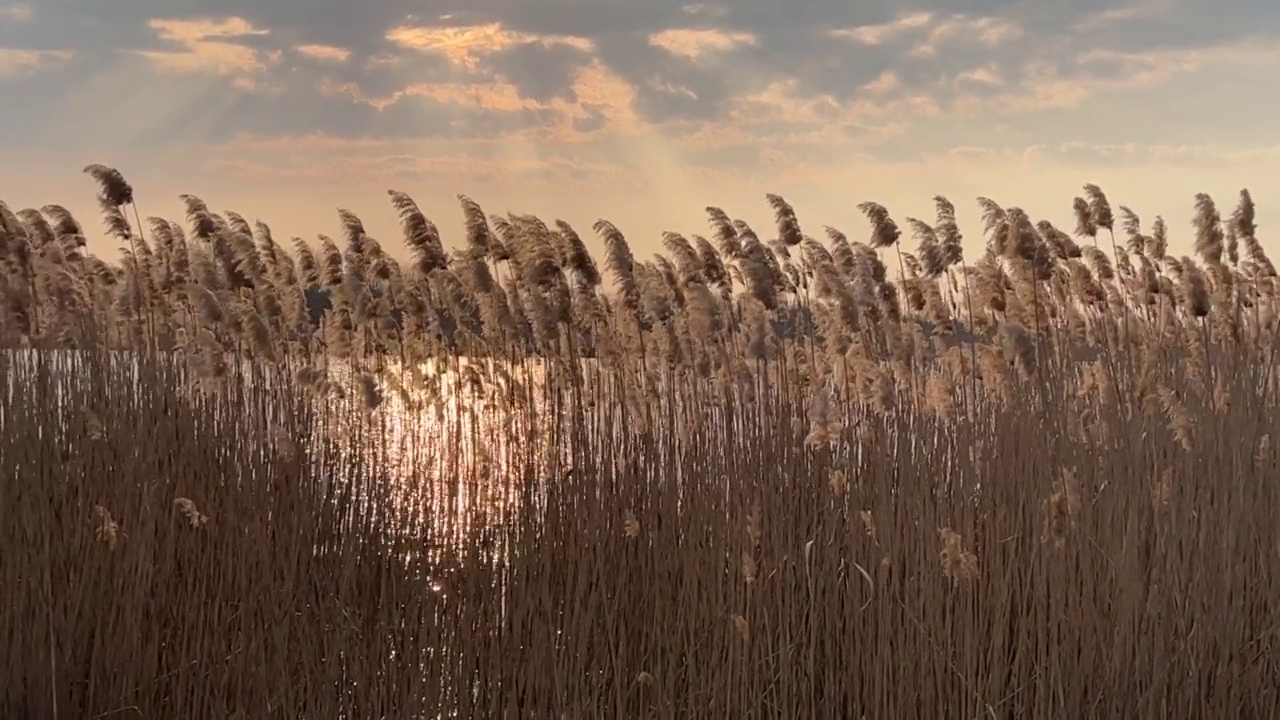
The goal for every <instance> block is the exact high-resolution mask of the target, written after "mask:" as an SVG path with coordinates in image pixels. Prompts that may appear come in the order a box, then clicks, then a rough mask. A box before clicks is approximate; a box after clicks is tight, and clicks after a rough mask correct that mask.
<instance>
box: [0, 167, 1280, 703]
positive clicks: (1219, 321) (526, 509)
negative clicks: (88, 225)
mask: <svg viewBox="0 0 1280 720" xmlns="http://www.w3.org/2000/svg"><path fill="white" fill-rule="evenodd" d="M87 171H88V173H89V174H90V175H92V177H93V178H94V179H95V180H96V181H97V184H98V187H99V189H100V195H99V200H100V204H101V207H102V212H103V219H104V222H105V226H106V229H107V231H108V233H109V234H110V235H111V236H113V237H115V238H117V239H118V240H119V241H120V244H121V247H122V248H123V249H122V252H121V259H120V260H119V261H118V262H115V261H111V260H107V259H104V258H100V257H96V256H94V255H92V254H89V253H87V251H86V248H85V233H84V231H83V229H82V226H81V225H80V224H79V223H78V222H77V221H76V219H74V218H73V217H72V216H71V214H70V213H69V212H67V211H66V210H65V209H64V208H62V207H60V206H57V205H48V206H45V207H43V208H39V209H24V210H19V211H16V212H14V211H12V210H11V209H10V208H9V207H7V206H5V205H4V204H3V203H0V297H2V298H3V301H4V305H3V307H4V312H3V313H2V314H0V323H2V324H0V344H2V345H3V346H4V347H5V348H7V351H5V352H2V353H0V370H2V371H3V376H4V377H5V378H6V383H7V389H6V392H5V393H3V394H0V520H2V522H0V587H3V588H4V592H5V597H6V598H7V601H6V602H5V603H4V604H3V606H2V607H0V647H2V648H3V657H4V658H6V660H7V662H6V663H4V664H3V665H0V712H2V713H3V714H4V715H5V716H12V717H99V718H105V717H110V718H128V717H289V718H339V717H346V718H405V717H424V718H427V717H430V718H435V717H562V716H563V717H602V716H605V717H681V718H685V717H707V718H722V717H742V716H748V717H785V718H794V717H839V718H857V717H864V716H865V717H965V718H969V717H991V718H1005V717H1009V718H1012V717H1125V718H1133V717H1161V718H1190V717H1276V716H1280V697H1278V693H1280V654H1278V652H1280V638H1277V636H1276V632H1277V630H1276V618H1277V617H1280V562H1278V561H1280V524H1278V523H1276V521H1275V520H1276V508H1277V507H1280V485H1278V484H1277V479H1278V478H1277V464H1276V459H1275V451H1274V449H1273V447H1272V445H1273V440H1272V437H1273V436H1274V435H1275V434H1276V432H1277V431H1278V430H1280V424H1278V423H1280V419H1278V418H1280V412H1278V411H1280V407H1278V406H1280V392H1278V390H1277V383H1276V380H1277V370H1276V367H1275V354H1276V348H1277V345H1278V342H1280V322H1278V321H1280V315H1278V314H1277V310H1278V309H1280V288H1278V287H1277V282H1276V272H1275V270H1274V268H1273V267H1272V264H1271V262H1270V261H1269V260H1268V258H1267V256H1266V254H1265V252H1264V251H1263V248H1262V246H1261V244H1260V242H1259V241H1258V239H1257V237H1256V234H1257V231H1256V227H1255V222H1254V211H1253V203H1252V200H1251V198H1250V197H1249V195H1248V193H1247V192H1242V193H1241V195H1240V198H1239V204H1238V207H1237V209H1236V210H1235V211H1234V212H1233V213H1231V214H1230V216H1229V217H1227V218H1225V219H1224V218H1223V217H1222V215H1221V213H1220V212H1219V210H1218V209H1217V208H1216V206H1215V204H1214V202H1213V200H1212V199H1211V198H1210V197H1208V196H1207V195H1199V196H1197V197H1196V198H1195V203H1194V208H1193V210H1194V215H1193V222H1192V227H1193V229H1194V231H1195V236H1194V242H1193V246H1194V256H1184V257H1175V256H1173V255H1170V254H1168V240H1167V237H1166V227H1165V223H1164V222H1163V220H1160V219H1156V221H1155V222H1154V223H1153V224H1151V225H1150V226H1147V227H1144V226H1143V224H1141V223H1140V222H1139V219H1138V217H1137V216H1136V215H1135V214H1134V213H1133V212H1131V211H1130V210H1128V209H1127V208H1123V207H1119V208H1117V211H1116V212H1115V213H1114V214H1113V212H1112V208H1111V205H1110V204H1109V202H1108V200H1107V198H1106V197H1105V196H1104V194H1103V192H1102V191H1101V190H1100V189H1099V188H1097V187H1096V186H1092V185H1086V186H1085V187H1084V193H1083V194H1082V196H1081V197H1079V198H1076V199H1075V201H1074V208H1075V215H1076V217H1077V226H1076V227H1075V228H1074V229H1073V230H1074V232H1072V233H1068V232H1066V231H1063V230H1060V229H1058V228H1056V227H1054V226H1053V225H1052V224H1050V223H1048V222H1045V221H1040V222H1035V221H1033V220H1032V219H1031V218H1030V217H1028V216H1027V214H1026V213H1025V212H1023V211H1021V210H1019V209H1017V208H1013V207H1008V208H1005V207H1001V206H1000V205H998V204H997V203H996V202H994V201H992V200H990V199H986V198H980V199H979V201H978V205H979V210H980V212H981V223H982V228H983V234H984V237H983V238H982V241H983V242H984V244H983V248H984V249H983V252H981V253H980V254H979V255H977V256H976V257H966V255H965V253H964V251H963V247H962V245H963V244H962V238H961V234H960V229H959V223H958V221H957V217H956V215H957V211H956V208H955V207H954V206H953V205H952V204H951V203H950V202H949V201H948V200H946V199H945V198H941V197H939V198H936V207H937V216H936V218H934V219H933V221H932V222H924V221H921V220H918V219H913V218H907V219H905V220H904V225H905V227H906V230H907V231H908V234H909V236H910V241H911V244H912V245H914V252H910V251H909V248H908V247H907V242H908V240H907V238H905V237H903V229H902V228H901V227H900V226H899V225H898V224H897V222H895V221H894V220H893V219H892V218H891V217H890V215H889V212H888V211H887V210H886V209H885V208H884V207H882V206H880V205H878V204H876V203H871V202H867V203H863V204H862V205H860V206H859V209H860V211H861V212H862V213H863V215H865V218H866V221H867V225H868V226H869V233H868V234H867V235H866V237H867V240H866V241H865V242H858V241H854V240H850V239H848V237H846V235H845V234H843V233H842V232H841V231H838V230H836V229H834V228H824V240H822V241H819V240H817V239H814V238H813V237H811V236H809V235H807V234H805V232H804V231H803V230H802V228H801V225H800V222H799V220H798V218H797V217H796V215H795V213H794V212H793V211H792V209H791V207H790V206H789V205H788V203H787V202H786V201H785V200H783V199H782V198H780V197H778V196H775V195H770V196H768V198H767V199H768V202H769V203H770V205H771V206H772V208H773V210H774V212H775V215H776V221H777V222H776V228H774V229H773V230H772V233H773V235H774V236H773V237H770V238H768V239H762V238H761V236H759V235H757V233H756V231H755V230H753V229H752V228H751V227H749V226H748V225H747V224H746V223H744V222H741V221H739V220H734V219H732V217H731V216H730V215H728V214H726V213H725V212H724V211H722V210H720V209H718V208H707V214H708V218H709V228H710V232H708V233H707V237H702V236H697V235H689V236H684V235H680V234H676V233H666V234H665V235H664V236H663V238H662V246H663V248H664V252H663V254H661V255H658V256H656V257H654V258H652V259H650V260H639V259H636V258H635V257H633V254H632V251H631V249H630V247H629V244H628V241H627V240H626V238H625V237H624V235H623V233H622V231H621V230H620V229H619V228H617V227H615V226H614V225H613V224H611V223H609V222H608V221H605V220H601V221H599V222H598V223H596V225H595V227H594V231H595V233H596V234H597V235H598V236H599V238H600V240H601V241H602V242H603V247H604V254H603V257H602V258H601V259H600V260H598V259H597V258H594V257H593V256H592V255H591V253H589V252H588V251H587V247H586V244H585V243H584V241H583V239H582V238H581V237H580V236H579V234H578V233H577V232H576V231H575V229H574V228H572V227H570V226H569V225H568V224H566V223H563V222H554V223H550V224H547V223H544V222H543V221H541V220H539V219H538V218H536V217H532V216H527V215H507V216H486V214H485V213H484V212H483V211H482V210H481V208H480V206H479V205H478V204H476V203H475V202H474V201H472V200H471V199H469V198H466V197H461V198H460V201H461V206H462V211H463V213H464V215H465V217H466V227H467V232H466V237H465V239H464V240H465V242H463V243H461V244H459V245H458V246H456V247H452V248H446V246H445V244H444V242H443V240H442V239H441V237H440V234H439V232H438V231H437V229H436V227H435V225H434V224H433V223H432V222H431V221H430V220H429V219H427V218H426V217H425V216H424V215H423V214H422V213H421V212H420V211H419V210H418V208H417V206H416V205H415V204H414V202H413V200H412V199H410V198H409V196H407V195H405V194H403V193H399V192H392V193H391V194H390V195H391V202H392V206H393V208H394V210H395V212H397V213H398V215H399V218H400V220H401V224H402V227H403V234H404V237H403V241H404V243H405V244H406V246H407V248H408V250H409V257H410V258H411V260H410V261H409V262H407V263H401V262H398V261H396V260H395V259H394V258H393V257H392V256H391V255H389V254H388V253H386V252H385V251H384V250H383V248H382V246H381V244H380V243H379V242H378V241H376V240H375V239H373V238H372V237H370V236H369V235H368V234H367V233H366V232H365V230H364V227H363V225H362V223H361V221H360V219H359V218H358V217H356V216H355V215H353V214H352V213H349V212H340V213H339V222H340V227H341V232H342V236H341V238H340V240H334V239H331V238H329V237H324V236H322V237H320V238H318V242H317V243H313V244H309V243H306V242H304V241H302V240H300V239H294V240H292V241H291V242H289V243H287V244H282V243H280V242H278V241H277V240H276V239H275V237H274V236H273V234H272V231H271V229H270V228H268V227H267V226H266V225H265V224H263V223H261V222H257V223H250V222H248V221H246V220H245V219H244V218H242V217H241V216H239V215H237V214H235V213H233V212H223V213H220V214H219V213H214V212H212V211H210V210H209V209H208V208H207V207H206V205H205V204H204V203H203V202H202V201H201V200H200V199H198V198H196V197H193V196H183V200H184V201H185V203H186V207H187V210H188V212H187V217H186V218H185V224H183V223H179V222H174V221H169V220H165V219H160V218H149V219H147V220H146V221H145V222H143V220H142V218H140V217H138V214H137V212H136V208H135V207H134V205H133V191H132V189H131V188H130V186H129V185H128V183H127V182H126V181H125V180H124V178H123V177H122V176H121V175H120V173H118V172H117V171H115V170H113V169H110V168H106V167H103V166H90V167H89V168H87ZM1117 234H1118V235H1119V236H1120V237H1119V238H1117V237H1116V235H1117ZM886 261H887V262H886Z"/></svg>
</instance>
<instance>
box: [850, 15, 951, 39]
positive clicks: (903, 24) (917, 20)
mask: <svg viewBox="0 0 1280 720" xmlns="http://www.w3.org/2000/svg"><path fill="white" fill-rule="evenodd" d="M933 18H934V14H933V13H930V12H910V13H904V14H901V15H899V16H898V17H896V18H894V19H893V20H890V21H889V22H882V23H874V24H869V25H859V26H857V27H852V28H837V29H835V30H832V31H831V33H830V34H831V37H834V38H839V39H841V40H853V41H855V42H859V43H862V44H863V45H883V44H884V43H885V42H886V41H889V40H893V39H895V38H898V37H901V36H903V35H910V34H912V33H913V31H916V30H920V29H922V28H925V27H927V26H928V25H929V24H930V23H931V22H933Z"/></svg>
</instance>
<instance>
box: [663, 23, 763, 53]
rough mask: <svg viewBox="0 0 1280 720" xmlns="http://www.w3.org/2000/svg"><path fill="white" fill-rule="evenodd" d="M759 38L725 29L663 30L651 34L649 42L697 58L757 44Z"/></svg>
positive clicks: (670, 51)
mask: <svg viewBox="0 0 1280 720" xmlns="http://www.w3.org/2000/svg"><path fill="white" fill-rule="evenodd" d="M757 42H759V40H758V38H757V37H756V36H755V35H753V34H751V33H748V32H730V31H725V30H713V29H707V30H693V29H671V30H663V31H662V32H660V33H654V34H653V35H650V36H649V44H650V45H652V46H654V47H657V48H662V49H663V50H666V51H667V52H669V53H671V54H672V55H676V56H679V57H687V58H692V59H697V58H700V57H703V56H705V55H708V54H714V53H722V52H728V51H730V50H733V49H735V48H739V47H742V46H744V45H755V44H756V43H757Z"/></svg>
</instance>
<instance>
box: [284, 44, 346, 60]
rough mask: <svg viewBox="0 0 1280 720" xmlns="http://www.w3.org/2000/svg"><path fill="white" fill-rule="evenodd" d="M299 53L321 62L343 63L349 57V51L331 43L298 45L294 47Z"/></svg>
mask: <svg viewBox="0 0 1280 720" xmlns="http://www.w3.org/2000/svg"><path fill="white" fill-rule="evenodd" d="M295 49H296V50H297V51H298V53H299V54H301V55H304V56H306V57H309V58H311V59H312V60H319V61H321V62H334V63H344V62H346V61H347V60H348V59H349V58H350V57H351V51H350V50H348V49H346V48H340V47H335V46H333V45H299V46H298V47H297V48H295Z"/></svg>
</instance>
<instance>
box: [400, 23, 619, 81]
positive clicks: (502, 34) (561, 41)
mask: <svg viewBox="0 0 1280 720" xmlns="http://www.w3.org/2000/svg"><path fill="white" fill-rule="evenodd" d="M386 39H387V40H388V41H390V42H391V43H393V44H395V45H397V46H399V47H401V48H404V49H406V50H416V51H418V52H425V53H433V54H438V55H444V56H445V57H447V58H448V59H449V61H450V62H452V63H454V64H456V65H460V66H463V67H465V68H467V69H470V70H474V69H475V68H476V67H477V66H478V65H479V63H480V61H481V60H482V59H483V58H484V57H485V56H487V55H492V54H493V53H497V52H502V51H503V50H507V49H509V48H511V47H514V46H517V45H528V44H539V45H542V46H544V47H553V46H557V45H560V46H567V47H572V48H575V49H578V50H581V51H583V52H593V51H594V50H595V44H594V43H593V42H591V41H590V40H588V39H587V38H581V37H574V36H571V35H537V34H533V33H524V32H518V31H514V30H508V29H507V28H505V27H503V26H502V23H497V22H495V23H489V24H487V25H466V26H458V27H442V26H411V25H401V26H398V27H394V28H392V29H390V30H388V31H387V33H386Z"/></svg>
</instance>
